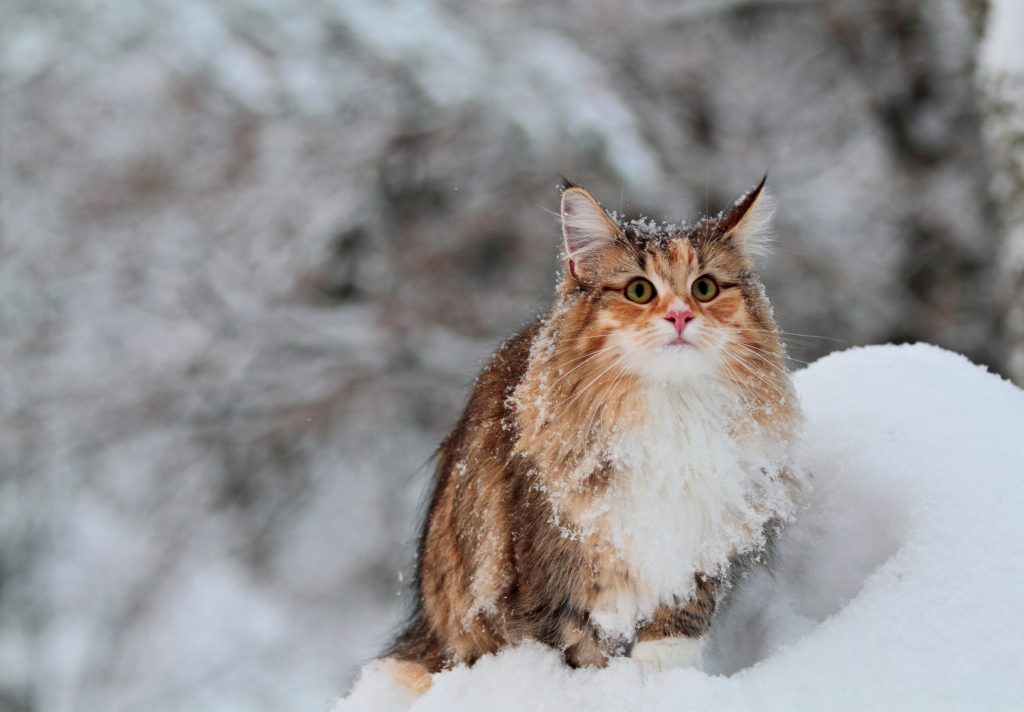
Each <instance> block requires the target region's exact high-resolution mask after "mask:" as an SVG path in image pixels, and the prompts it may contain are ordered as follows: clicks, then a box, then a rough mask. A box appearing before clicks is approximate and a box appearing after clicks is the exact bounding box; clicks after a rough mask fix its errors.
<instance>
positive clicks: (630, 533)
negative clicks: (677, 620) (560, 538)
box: [581, 390, 792, 638]
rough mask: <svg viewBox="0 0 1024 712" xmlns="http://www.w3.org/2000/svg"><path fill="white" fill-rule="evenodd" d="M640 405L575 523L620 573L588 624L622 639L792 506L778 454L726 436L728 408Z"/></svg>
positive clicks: (662, 401)
mask: <svg viewBox="0 0 1024 712" xmlns="http://www.w3.org/2000/svg"><path fill="white" fill-rule="evenodd" d="M649 400H650V410H649V414H648V415H649V417H648V419H647V423H646V424H645V425H644V427H643V428H642V429H640V430H638V431H636V432H633V433H626V434H624V435H623V437H622V438H621V439H620V441H619V443H617V444H616V445H615V446H613V447H612V448H611V452H610V454H611V456H612V460H613V462H614V463H615V466H616V470H617V476H616V477H615V479H614V481H613V483H612V485H611V486H610V488H609V490H608V491H607V492H606V493H605V494H604V495H603V496H602V497H601V498H600V500H598V501H597V502H596V503H595V505H594V506H593V507H592V508H591V509H590V510H589V511H587V512H586V515H585V516H586V518H587V519H588V520H589V522H581V524H583V525H584V526H588V528H592V529H593V530H596V531H601V532H603V533H604V535H605V536H606V537H607V542H608V544H610V548H611V550H612V552H613V556H615V557H618V558H619V560H620V561H621V564H622V565H624V566H625V568H626V570H627V572H628V574H629V583H628V584H627V585H625V586H623V587H620V588H619V589H617V590H615V591H609V592H607V595H606V596H605V598H604V600H602V601H601V603H600V604H599V606H598V607H597V609H596V610H594V611H592V615H591V617H592V619H593V620H594V621H595V622H596V623H597V624H598V625H599V626H601V628H603V629H604V631H605V632H606V633H608V634H612V635H617V636H622V637H627V638H628V637H631V635H632V633H633V632H634V631H635V630H636V626H637V625H638V624H639V623H640V622H641V621H643V620H644V619H645V618H647V617H649V616H650V615H651V614H653V613H654V611H655V609H656V608H657V607H658V605H659V604H661V603H668V604H673V603H674V602H682V601H684V600H685V599H686V598H688V597H689V596H691V595H692V593H693V591H694V587H695V584H694V575H695V574H698V573H702V574H707V575H712V576H713V575H716V574H719V573H721V572H723V570H724V569H725V567H726V566H727V565H728V562H729V559H730V557H731V556H733V555H734V554H735V553H737V552H743V551H749V550H751V549H753V548H756V547H758V546H760V545H761V544H762V543H763V527H764V524H765V523H766V522H767V521H768V520H769V519H771V518H772V517H775V516H786V515H788V514H789V513H790V511H791V507H792V503H791V502H790V501H789V498H788V496H787V495H786V491H785V488H784V487H783V486H782V485H781V483H779V482H778V473H779V470H780V462H779V460H780V457H779V453H772V452H769V450H770V449H772V448H771V444H770V443H769V442H768V441H767V438H756V437H755V438H751V439H750V440H751V441H750V442H744V443H742V444H741V443H738V442H737V441H736V440H735V439H734V438H733V436H732V435H731V434H730V432H729V428H728V426H727V423H726V422H725V419H724V418H723V416H722V414H723V413H726V412H729V411H728V407H729V401H726V400H722V401H719V402H713V401H718V399H713V401H709V400H708V399H707V398H703V397H702V398H700V399H699V400H698V399H696V398H695V397H693V395H692V394H691V395H690V397H686V395H685V394H682V393H678V392H674V391H670V390H661V391H658V392H654V393H652V395H651V397H650V399H649ZM761 440H763V441H764V442H758V441H761Z"/></svg>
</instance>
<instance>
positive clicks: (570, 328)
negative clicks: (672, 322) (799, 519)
mask: <svg viewBox="0 0 1024 712" xmlns="http://www.w3.org/2000/svg"><path fill="white" fill-rule="evenodd" d="M762 185H763V181H762ZM568 190H577V191H579V190H580V189H578V188H574V187H571V188H569V189H568ZM760 193H761V186H758V188H757V190H755V191H754V192H752V193H750V194H748V195H747V196H745V198H744V199H742V200H741V201H739V202H738V203H737V204H736V205H735V206H733V207H732V209H731V210H730V211H729V212H728V213H727V214H725V215H720V216H718V217H713V218H705V219H703V220H702V221H701V222H699V223H698V224H697V225H696V226H695V227H693V228H692V229H690V230H684V231H677V232H676V233H672V234H669V233H665V232H660V233H659V232H653V233H652V232H651V231H650V230H643V229H639V228H638V227H637V226H636V224H635V223H634V224H633V225H632V226H630V224H622V223H619V222H617V221H613V219H612V218H608V220H609V221H612V226H613V229H614V230H615V232H616V233H617V237H616V239H615V241H614V244H612V245H610V246H609V247H608V249H605V250H603V251H602V252H601V253H600V254H599V255H598V256H596V257H594V258H593V259H591V261H590V262H589V263H588V265H587V268H586V270H585V271H583V270H581V269H580V265H578V264H575V263H572V262H569V260H568V258H567V265H566V266H567V269H565V271H564V273H563V275H562V277H561V282H560V284H559V287H558V292H557V295H556V300H555V305H554V307H553V308H552V310H551V312H550V313H549V314H548V315H547V316H545V317H544V318H543V319H541V320H539V321H537V322H536V323H534V324H532V325H530V326H528V327H527V328H525V329H524V330H523V331H521V332H520V333H518V334H516V335H515V336H513V337H512V338H511V339H509V340H508V341H507V342H506V343H505V344H504V345H503V346H502V347H501V348H500V349H499V350H498V352H497V353H496V354H495V355H494V356H493V358H492V359H491V360H490V362H489V363H488V364H487V366H486V367H485V368H484V370H483V372H482V373H481V374H480V375H479V377H478V378H477V380H476V383H475V386H474V388H473V393H472V395H471V397H470V399H469V403H468V405H467V406H466V409H465V412H464V414H463V415H462V418H461V420H460V421H459V423H458V425H457V426H456V427H455V430H454V431H453V432H452V433H451V435H449V436H448V438H447V439H446V440H445V441H444V443H443V444H442V446H441V448H440V450H439V452H438V458H437V469H436V472H435V484H434V491H433V495H432V498H431V500H430V506H429V511H428V513H427V516H426V519H425V521H424V524H423V529H422V534H421V538H420V543H419V552H418V554H419V556H418V565H417V573H416V580H415V588H416V604H417V609H416V611H415V612H414V614H413V616H412V618H411V621H410V623H409V625H408V628H407V629H406V630H405V632H404V633H403V634H402V635H401V636H400V637H399V638H398V639H397V640H396V641H395V643H394V644H393V645H392V646H391V648H390V649H389V650H388V651H387V655H389V656H391V657H392V658H393V659H394V660H396V661H399V662H400V663H402V664H403V665H404V667H402V670H403V677H405V678H407V684H408V685H409V686H410V687H418V689H422V688H423V684H424V683H423V680H424V679H426V680H429V678H428V677H427V676H426V673H427V672H430V673H433V672H437V671H439V670H442V669H445V668H447V667H449V666H452V665H454V664H457V663H460V662H461V663H469V664H472V663H473V662H474V661H475V660H477V659H478V658H479V657H480V656H482V655H485V654H487V653H494V652H496V651H498V650H499V649H501V648H504V647H506V646H509V645H512V644H515V643H516V642H518V641H521V640H523V639H527V638H529V639H534V640H538V641H541V642H542V643H545V644H547V645H550V646H552V647H554V648H556V649H558V650H561V651H563V653H564V657H565V660H566V662H567V663H568V664H570V665H572V666H582V665H596V666H603V665H605V664H606V663H607V660H608V658H609V656H610V655H615V654H623V653H626V652H628V651H629V649H630V646H632V645H633V644H634V643H635V642H636V641H645V640H655V639H658V638H662V637H667V636H691V637H699V636H701V635H703V634H704V633H705V632H706V631H707V629H708V626H709V625H710V622H711V617H712V614H713V613H714V610H715V603H716V590H717V588H718V586H719V583H718V581H717V580H716V579H715V578H714V577H712V576H704V575H701V574H697V575H696V576H695V589H694V592H693V594H692V596H691V597H690V598H688V599H687V600H683V601H664V602H663V603H662V605H661V606H660V608H658V610H657V611H656V612H655V614H654V615H653V616H651V617H650V618H649V619H648V620H646V621H645V622H644V623H643V625H642V626H641V627H640V628H639V630H638V631H637V632H636V635H635V637H634V638H633V639H629V640H626V639H614V638H609V637H607V636H605V635H602V633H601V631H600V630H599V629H598V628H597V627H596V626H595V624H594V623H593V622H591V620H590V612H591V611H593V610H595V609H596V608H598V607H599V606H600V605H601V602H602V601H605V600H607V599H608V597H609V596H614V595H615V594H616V592H617V591H619V590H621V589H624V588H625V587H628V586H629V585H630V584H631V581H630V573H629V571H628V570H627V569H626V567H625V564H624V563H623V561H622V559H621V557H616V556H615V555H614V552H613V551H612V550H611V548H610V545H609V544H608V543H607V541H606V540H603V538H602V536H601V533H600V532H594V533H589V534H587V535H583V536H567V535H566V533H565V530H564V528H561V527H560V526H559V525H558V522H559V520H560V519H561V520H564V519H565V518H566V516H571V513H572V511H573V508H585V507H587V506H588V505H590V504H591V503H593V502H594V500H595V498H597V497H600V496H601V494H602V492H604V491H605V489H606V488H607V487H608V486H609V483H611V482H612V481H613V480H614V478H616V477H617V476H620V474H621V473H619V472H617V471H616V469H615V467H614V466H613V465H612V464H611V463H610V462H607V461H603V460H602V458H601V456H600V454H596V453H599V452H600V447H599V446H600V443H601V442H604V438H605V437H606V436H607V435H608V434H609V432H610V429H613V428H615V427H618V426H621V425H622V424H623V423H624V422H630V423H636V424H639V425H640V426H641V427H642V424H643V419H644V417H645V413H644V409H643V407H642V404H641V403H640V402H639V398H640V395H639V394H641V393H642V387H641V384H640V383H639V378H638V376H635V375H632V374H629V373H626V372H624V371H622V370H621V369H618V370H617V369H616V368H613V366H614V362H613V361H612V360H611V358H612V357H611V356H610V355H605V354H602V353H601V349H602V347H603V346H606V345H607V342H608V336H609V334H610V333H612V332H613V331H614V330H630V329H634V328H641V327H642V326H644V325H645V324H647V323H648V321H649V320H651V319H661V318H662V315H663V314H664V313H665V311H666V309H667V308H668V305H669V303H670V302H671V301H672V300H673V299H674V298H675V297H676V295H682V296H685V297H689V290H688V289H687V280H688V279H693V278H695V276H699V275H702V274H712V275H714V277H715V278H716V280H717V281H718V282H719V284H720V285H721V287H722V291H721V293H720V295H719V296H718V297H717V298H716V299H714V300H713V301H711V302H709V303H707V304H702V303H698V302H697V301H696V300H693V299H689V303H690V304H691V307H692V309H693V311H694V312H696V313H697V315H698V318H704V319H707V320H709V322H712V323H719V324H726V325H728V326H730V327H733V329H734V330H735V332H734V333H735V337H736V343H735V344H734V345H732V347H731V348H730V349H729V350H728V351H727V353H728V358H727V360H726V362H725V363H724V364H723V366H722V368H723V369H725V371H726V372H727V374H728V378H729V379H730V381H731V382H733V383H734V384H735V386H736V389H737V390H738V391H739V392H742V393H743V394H745V396H744V403H745V405H746V406H747V407H748V408H749V410H750V414H751V416H752V418H753V420H754V421H756V422H757V423H758V424H759V425H761V426H763V427H766V428H768V429H769V430H771V431H773V432H776V433H778V435H779V437H780V438H787V437H789V436H790V435H791V432H792V429H793V424H794V423H795V421H796V418H797V412H796V410H795V408H796V406H795V405H794V404H793V403H794V402H793V399H792V398H790V397H789V396H790V395H791V390H790V385H789V381H788V377H787V375H786V372H785V369H784V368H783V362H782V353H783V349H782V346H781V344H780V341H779V337H778V335H777V331H776V326H775V323H774V321H773V318H772V316H771V311H770V307H769V305H768V303H767V300H766V299H765V297H764V295H763V291H762V289H761V286H760V283H759V282H758V280H757V279H756V277H755V276H754V275H753V273H752V263H751V260H750V258H749V254H748V253H749V250H748V249H747V246H746V245H744V244H743V240H744V236H743V235H742V234H739V232H740V231H739V228H740V227H741V225H742V222H743V220H744V217H745V216H746V214H747V211H748V210H749V209H750V208H751V206H752V205H753V204H754V203H755V201H757V200H758V198H759V195H760ZM587 197H589V194H587ZM565 205H566V203H565V202H564V201H563V217H565V210H566V207H565ZM570 217H571V216H570ZM638 274H640V275H643V274H655V275H657V276H658V277H659V279H660V281H659V284H661V285H662V286H661V287H660V288H659V293H658V295H657V296H656V298H655V299H654V300H653V301H652V302H651V303H649V304H647V305H644V306H641V307H638V305H637V304H634V303H631V302H629V301H627V300H626V299H625V298H624V297H623V291H622V290H623V288H624V286H625V285H626V283H627V282H628V281H629V279H631V278H632V277H634V276H636V275H638ZM666 287H671V288H670V289H668V288H666ZM552 323H555V324H556V325H557V333H558V334H560V337H559V338H558V339H556V340H555V341H554V343H552V344H550V345H548V346H545V345H544V344H541V343H540V342H539V341H538V335H539V334H540V333H541V332H542V330H543V329H544V327H545V325H550V324H552ZM552 403H555V404H560V405H561V407H560V408H556V409H552V408H550V407H548V406H550V404H552ZM544 404H548V405H547V406H546V405H544ZM562 404H564V405H562ZM736 435H737V437H742V433H737V434H736ZM588 459H589V460H588ZM587 462H589V465H587V466H585V467H582V468H581V463H587ZM580 472H584V473H585V476H583V477H582V478H581V476H580ZM552 491H558V492H559V493H561V494H562V495H563V496H562V498H561V499H560V500H559V501H560V504H559V507H560V511H559V512H555V511H554V509H553V505H552V500H551V497H550V496H549V494H550V492H552ZM406 663H411V664H413V665H418V666H422V667H421V668H419V670H420V671H421V674H420V675H419V676H417V675H416V673H415V668H410V667H409V666H408V665H405V664H406ZM410 670H412V673H411V677H410ZM409 680H412V682H408V681H409ZM427 684H429V683H427Z"/></svg>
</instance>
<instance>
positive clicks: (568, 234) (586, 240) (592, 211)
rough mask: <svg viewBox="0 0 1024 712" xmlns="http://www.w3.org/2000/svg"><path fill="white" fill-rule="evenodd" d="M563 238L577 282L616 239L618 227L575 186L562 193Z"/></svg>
mask: <svg viewBox="0 0 1024 712" xmlns="http://www.w3.org/2000/svg"><path fill="white" fill-rule="evenodd" d="M562 236H563V237H564V238H565V251H566V253H567V254H568V255H569V270H570V271H571V272H572V276H573V277H575V278H576V279H580V278H581V277H585V276H586V275H587V274H588V273H589V274H592V273H593V271H594V270H595V269H596V268H597V264H598V262H599V261H600V258H601V254H602V253H603V252H604V251H605V250H606V249H607V248H608V247H610V246H611V245H612V244H613V243H614V242H615V240H616V238H618V236H619V226H618V225H617V224H616V223H615V221H614V220H612V219H611V218H610V217H608V213H606V212H605V211H604V208H602V207H601V206H600V205H599V204H598V202H597V201H596V200H594V197H593V196H592V195H591V194H590V193H588V192H587V191H586V190H584V189H583V188H579V187H576V186H573V187H570V188H566V189H565V191H563V192H562Z"/></svg>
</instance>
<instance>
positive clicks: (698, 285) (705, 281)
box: [690, 275, 718, 302]
mask: <svg viewBox="0 0 1024 712" xmlns="http://www.w3.org/2000/svg"><path fill="white" fill-rule="evenodd" d="M690 291H692V292H693V298H694V299H696V300H697V301H698V302H710V301H711V300H712V299H714V298H715V297H717V296H718V282H716V281H715V280H713V279H712V278H711V277H709V276H707V275H704V276H703V277H698V278H697V281H695V282H694V283H693V287H692V288H691V290H690Z"/></svg>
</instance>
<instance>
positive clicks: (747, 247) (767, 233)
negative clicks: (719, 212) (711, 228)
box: [718, 174, 775, 260]
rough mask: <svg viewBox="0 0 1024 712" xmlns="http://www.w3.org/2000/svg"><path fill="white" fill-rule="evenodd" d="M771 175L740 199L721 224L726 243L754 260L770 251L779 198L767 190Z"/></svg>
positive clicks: (721, 232) (719, 227)
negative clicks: (776, 202) (766, 186)
mask: <svg viewBox="0 0 1024 712" xmlns="http://www.w3.org/2000/svg"><path fill="white" fill-rule="evenodd" d="M767 179H768V176H767V174H766V175H765V176H764V178H762V179H761V182H760V183H758V184H757V187H756V188H754V189H753V190H752V191H750V192H749V193H747V194H746V195H744V196H742V197H741V198H740V199H739V200H737V201H736V202H735V203H734V204H733V206H732V208H731V209H730V210H729V212H728V213H726V215H725V217H723V218H722V219H721V221H720V222H719V224H718V229H719V231H720V234H721V235H722V240H723V241H724V242H732V243H734V244H736V245H738V246H739V247H740V249H741V250H743V252H744V254H746V255H747V257H748V258H749V259H751V260H755V259H757V258H759V257H762V256H763V255H764V254H765V253H767V251H768V245H769V244H770V243H771V237H772V229H771V228H772V218H773V217H774V216H775V199H774V198H773V197H772V196H771V195H770V194H769V193H768V191H767V190H766V189H765V187H764V184H765V181H766V180H767Z"/></svg>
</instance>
